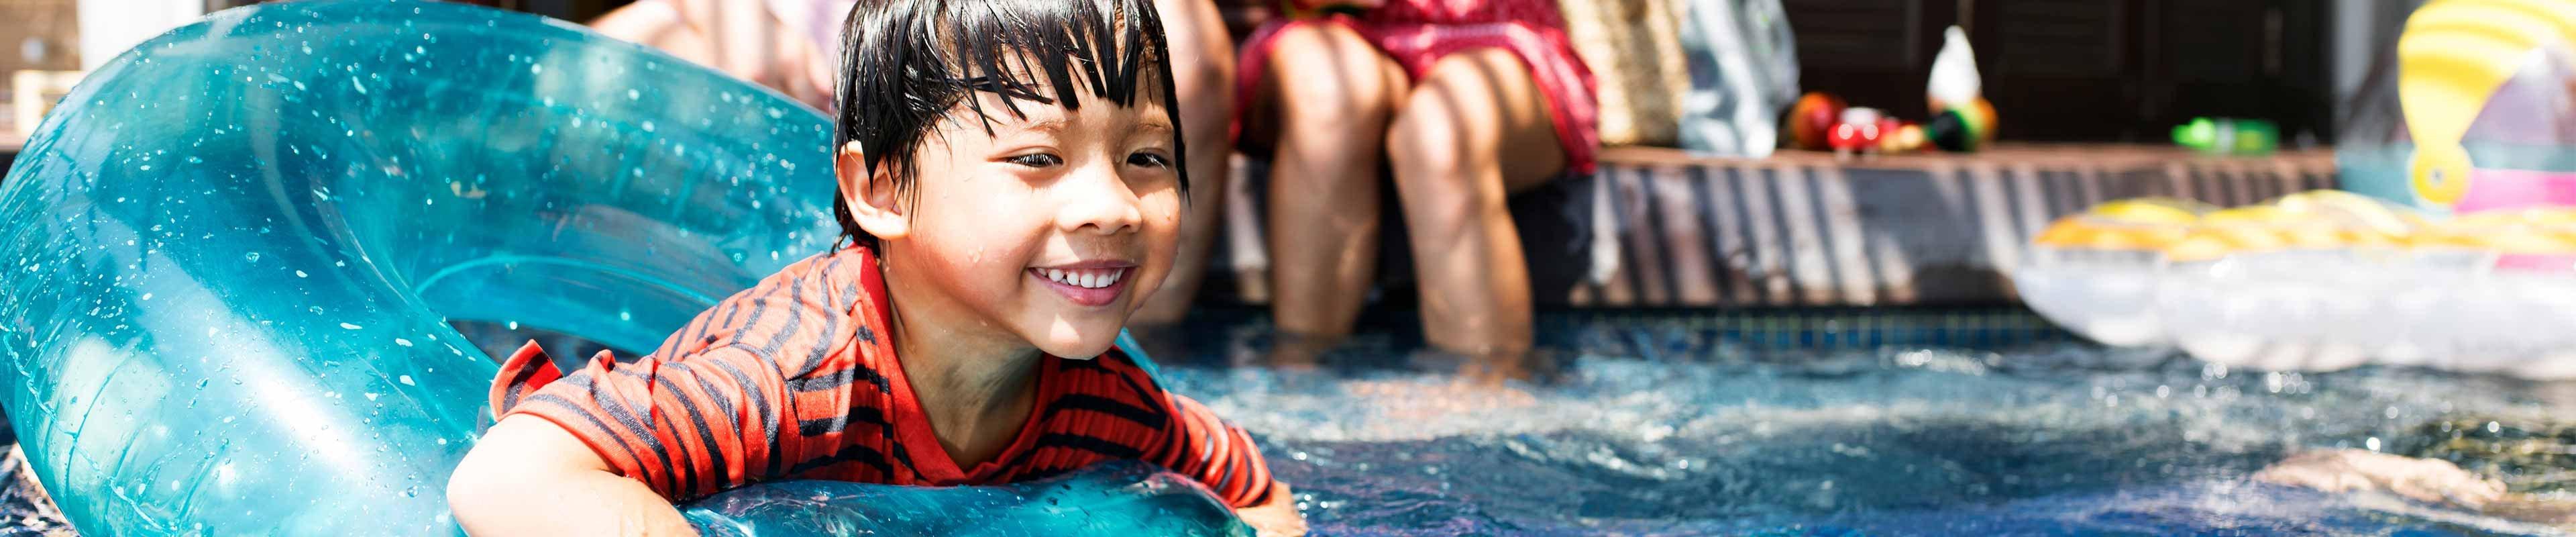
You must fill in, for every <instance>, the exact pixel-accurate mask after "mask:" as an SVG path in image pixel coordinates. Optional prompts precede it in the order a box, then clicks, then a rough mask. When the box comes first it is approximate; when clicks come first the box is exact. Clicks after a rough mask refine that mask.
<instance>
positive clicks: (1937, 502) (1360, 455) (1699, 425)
mask: <svg viewBox="0 0 2576 537" xmlns="http://www.w3.org/2000/svg"><path fill="white" fill-rule="evenodd" d="M1556 317H1557V318H1554V319H1543V322H1542V324H1543V325H1545V326H1543V329H1542V331H1543V332H1546V333H1545V334H1543V335H1542V339H1543V340H1554V341H1553V343H1551V344H1548V345H1547V346H1548V347H1550V349H1549V350H1550V351H1552V352H1555V353H1560V354H1562V355H1564V358H1563V359H1561V360H1558V363H1557V364H1554V366H1552V367H1546V368H1539V371H1540V375H1539V376H1540V377H1542V379H1541V380H1540V381H1537V382H1519V381H1514V382H1506V383H1502V384H1500V385H1492V384H1490V383H1480V382H1475V381H1472V380H1467V379H1468V378H1469V377H1472V376H1474V375H1468V376H1461V375H1459V374H1458V373H1457V368H1456V364H1455V363H1454V362H1451V361H1448V360H1445V359H1442V358H1439V357H1435V356H1425V355H1424V353H1420V352H1418V351H1417V350H1415V349H1416V348H1418V345H1419V344H1418V342H1416V341H1405V340H1404V339H1403V338H1400V337H1395V336H1392V335H1388V334H1379V335H1376V336H1364V337H1363V338H1362V339H1361V341H1360V342H1359V343H1357V344H1355V345H1353V346H1351V347H1350V348H1347V349H1345V352H1340V353H1337V355H1335V356H1328V357H1326V358H1325V359H1322V360H1319V361H1317V362H1316V363H1313V364H1296V365H1292V366H1290V367H1286V368H1254V367H1220V366H1218V364H1250V363H1259V362H1262V361H1264V360H1265V358H1263V355H1264V354H1265V353H1264V352H1263V349H1262V347H1263V342H1262V339H1263V337H1262V336H1261V335H1260V334H1261V332H1262V331H1263V330H1264V328H1265V327H1263V326H1262V325H1261V324H1260V323H1259V322H1258V321H1257V320H1251V321H1243V320H1237V321H1233V322H1232V326H1210V327H1205V328H1200V329H1193V330H1189V332H1192V333H1201V334H1208V333H1219V334H1226V336H1225V337H1213V338H1201V339H1207V340H1210V341H1208V342H1207V343H1205V344H1199V345H1192V346H1191V348H1187V349H1186V350H1185V351H1174V350H1165V351H1163V352H1162V354H1159V355H1158V357H1159V359H1160V360H1162V362H1163V365H1164V374H1165V376H1166V377H1167V378H1166V382H1168V383H1170V384H1171V385H1172V387H1173V389H1175V390H1178V391H1180V392H1182V393H1186V394H1189V395H1192V396H1194V397H1197V398H1199V399H1200V400H1201V401H1204V402H1206V403H1207V404H1209V405H1210V406H1211V407H1212V408H1214V409H1216V410H1217V411H1218V412H1219V413H1220V414H1222V415H1225V416H1227V417H1228V418H1229V419H1232V420H1234V421H1235V422H1236V423H1237V424H1239V425H1242V426H1244V427H1246V428H1249V429H1250V430H1252V431H1254V432H1255V434H1256V436H1258V437H1259V438H1260V439H1261V441H1262V442H1263V444H1264V445H1263V447H1264V452H1265V453H1267V454H1268V455H1269V456H1270V457H1271V462H1272V465H1273V466H1274V468H1275V469H1276V472H1277V474H1278V475H1279V476H1281V478H1282V479H1283V480H1286V481H1288V482H1290V483H1291V484H1292V485H1293V486H1294V488H1295V489H1296V490H1297V494H1298V499H1299V503H1300V504H1301V506H1302V507H1303V509H1304V511H1305V512H1306V514H1307V517H1308V519H1309V521H1310V522H1311V523H1312V524H1313V525H1314V528H1315V529H1316V530H1317V533H1319V534H1328V535H1457V534H1531V535H1552V534H1558V535H1561V534H1601V533H1618V534H1633V535H1700V534H1712V533H1727V534H1735V533H1775V534H1873V535H1883V534H1959V535H1990V534H2155V535H2173V534H2235V533H2249V534H2329V535H2393V534H2433V535H2443V534H2523V533H2549V532H2552V531H2553V530H2550V529H2549V528H2545V527H2538V526H2532V525H2527V524H2521V523H2516V522H2511V521H2506V520H2499V519H2493V518H2486V517H2481V516H2477V515H2474V514H2470V513H2465V512H2458V511H2449V510H2444V509H2439V508H2434V507H2431V506H2422V505H2415V504H2409V503H2407V502H2403V501H2399V500H2396V499H2394V498H2393V497H2372V496H2359V497H2353V496H2338V495H2329V494H2322V493H2316V492H2310V491H2306V490H2301V489H2293V488H2287V487H2280V486H2274V485H2266V484H2258V483H2254V482H2252V481H2250V480H2249V479H2248V478H2247V477H2246V476H2248V475H2249V474H2251V473H2252V472H2254V471H2256V470H2258V469H2260V468H2262V467H2264V466H2265V465H2267V464H2269V463H2271V462H2274V461H2277V460H2279V459H2280V458H2281V457H2283V456H2284V455H2285V454H2286V453H2289V452H2291V451H2293V450H2297V449H2301V448H2308V447H2364V448H2366V447H2369V446H2374V445H2375V446H2379V448H2380V449H2385V450H2398V449H2413V450H2418V451H2426V450H2429V448H2428V447H2427V446H2430V445H2432V444H2436V443H2440V442H2442V441H2446V440H2450V439H2453V438H2459V437H2461V436H2463V435H2472V434H2475V433H2476V431H2475V430H2474V429H2469V430H2466V431H2463V430H2462V429H2461V428H2458V427H2454V428H2452V429H2451V430H2450V431H2449V432H2444V430H2443V429H2441V428H2439V427H2438V426H2436V425H2435V424H2437V423H2446V422H2447V421H2462V420H2473V421H2486V420H2498V421H2501V422H2502V424H2500V425H2499V426H2498V430H2503V429H2505V427H2502V425H2515V429H2516V430H2523V429H2525V428H2538V427H2545V426H2544V425H2535V424H2545V423H2547V421H2546V420H2545V416H2547V415H2549V414H2551V413H2553V412H2556V411H2557V410H2558V409H2562V408H2567V407H2570V406H2576V386H2569V385H2547V384H2532V383H2524V382H2517V381H2511V380H2507V379H2498V378H2487V377H2466V376H2457V375H2448V374H2442V373H2436V372H2430V371H2423V370H2407V369H2361V370H2354V371H2347V372H2340V373H2332V374H2307V375H2302V374H2273V373H2263V372H2254V371H2241V370H2228V369H2226V368H2223V367H2216V366H2211V365H2205V364H2202V363H2199V362H2196V361H2193V360H2191V359H2189V358H2187V357H2184V356H2182V355H2180V354H2178V353H2171V352H2149V351H2122V350H2113V349H2104V348H2100V347H2094V346H2089V345H2084V344H2079V343H2072V342H2064V340H2063V339H2062V338H2035V339H2042V340H2045V339H2058V341H2059V342H2053V343H2051V342H2038V343H2025V344H2017V345H2012V346H2011V347H2009V348H2003V349H1996V350H1968V349H1964V348H1946V349H1945V348H1932V347H1921V346H1881V347H1877V348H1869V349H1845V350H1836V351H1831V352H1806V351H1796V350H1781V349H1765V348H1759V346H1747V345H1743V344H1742V343H1743V342H1741V341H1736V340H1731V338H1728V337H1724V336H1723V335H1722V334H1719V333H1718V332H1717V331H1716V330H1713V329H1712V328H1710V327H1707V326H1704V325H1703V323H1696V322H1692V319H1691V316H1688V315H1683V316H1678V317H1673V318H1664V319H1655V318H1651V317H1648V318H1633V317H1632V318H1625V319H1611V320H1587V319H1585V318H1584V317H1583V316H1581V315H1579V314H1562V315H1557V316H1556ZM1385 321H1387V322H1382V323H1379V324H1380V325H1381V326H1383V325H1384V324H1389V323H1392V324H1399V325H1400V324H1402V323H1403V321H1402V320H1401V319H1397V318H1389V319H1386V320H1385ZM1209 322H1211V323H1225V322H1227V321H1209ZM1409 330H1411V328H1410V327H1402V326H1398V327H1394V328H1392V329H1391V330H1390V332H1392V333H1395V334H1401V333H1408V331H1409ZM1649 355H1651V356H1653V358H1646V357H1644V356H1649ZM2467 440H2469V441H2476V440H2478V439H2477V438H2468V439H2467ZM2461 462H2462V463H2463V466H2467V467H2471V468H2485V469H2494V468H2490V467H2496V466H2509V465H2497V464H2488V463H2492V462H2496V461H2480V460H2465V461H2461ZM2549 472H2550V470H2549V469H2548V468H2546V467H2519V468H2504V469H2500V470H2498V473H2497V474H2495V476H2496V477H2503V478H2507V480H2508V481H2509V482H2515V483H2517V484H2520V483H2523V482H2528V481H2532V479H2530V478H2534V477H2540V476H2541V474H2545V473H2549ZM2553 475H2554V474H2553Z"/></svg>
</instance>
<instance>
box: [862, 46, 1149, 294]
mask: <svg viewBox="0 0 2576 537" xmlns="http://www.w3.org/2000/svg"><path fill="white" fill-rule="evenodd" d="M1166 50H1167V49H1166V48H1165V45H1164V40H1163V22H1162V18H1161V17H1160V16H1159V15H1158V14H1157V13H1155V11H1154V3H1153V1H1152V0H861V1H860V2H859V3H858V6H857V7H855V8H854V9H851V10H850V18H849V20H847V21H846V22H844V23H843V24H842V28H841V79H840V84H838V85H837V86H835V89H834V94H833V99H834V100H835V102H836V103H837V104H839V105H840V109H841V112H840V117H839V119H838V121H837V122H836V123H835V125H834V128H833V136H832V151H833V153H834V154H835V155H837V154H839V152H840V151H841V148H843V147H847V146H848V145H849V143H850V142H853V141H855V142H858V143H859V147H860V149H861V150H862V152H863V154H864V155H865V157H864V159H863V160H865V162H866V166H867V168H866V171H867V172H869V173H874V172H875V171H876V170H878V169H879V168H878V167H879V166H887V167H890V168H887V169H889V170H890V171H891V172H892V173H890V174H889V177H891V178H892V180H893V181H894V182H895V184H894V186H895V188H896V190H897V191H898V192H906V193H909V192H912V182H913V181H914V180H916V178H915V177H914V174H913V169H914V168H913V164H914V162H913V156H914V152H915V151H916V150H918V149H919V148H920V146H921V142H922V139H923V137H925V136H927V135H928V134H930V133H931V132H933V131H934V130H935V129H937V128H938V123H939V122H940V121H943V120H946V119H947V117H948V114H949V112H950V111H951V110H955V109H956V107H957V106H958V105H959V104H961V103H963V104H965V105H966V106H967V107H968V108H969V109H970V110H973V111H974V113H975V115H976V119H979V120H981V121H982V122H983V124H984V128H985V129H986V130H987V131H988V132H989V131H990V130H991V129H992V123H991V122H992V120H993V119H994V116H993V115H992V112H993V111H992V110H986V109H985V107H984V106H983V103H982V101H981V100H980V99H973V98H970V97H972V96H973V95H974V92H979V91H980V92H989V93H993V94H995V95H998V96H1000V97H1001V102H1002V103H1003V108H1005V109H1006V111H1007V112H1008V113H1009V114H1011V117H1015V118H1017V117H1025V115H1024V114H1023V112H1022V111H1021V108H1020V107H1021V106H1024V105H1027V106H1039V105H1052V106H1062V107H1064V109H1066V110H1074V109H1078V108H1080V107H1081V106H1082V105H1083V104H1084V103H1082V102H1080V99H1079V98H1078V97H1077V96H1076V95H1077V94H1076V91H1077V89H1076V88H1078V87H1088V88H1089V89H1090V90H1091V92H1092V94H1093V95H1095V96H1098V97H1100V98H1102V99H1107V100H1109V101H1110V102H1112V103H1115V104H1117V105H1119V106H1132V105H1133V104H1134V103H1135V101H1136V100H1137V99H1138V98H1140V97H1143V98H1155V97H1159V98H1161V99H1163V102H1164V110H1165V111H1166V113H1168V114H1170V116H1171V117H1170V118H1168V120H1169V121H1170V122H1171V125H1172V131H1171V136H1172V154H1171V160H1172V171H1173V172H1174V173H1177V174H1180V177H1181V178H1182V179H1181V183H1180V184H1181V188H1182V190H1183V192H1187V190H1188V188H1189V180H1188V179H1187V178H1188V177H1189V166H1188V163H1187V162H1186V161H1185V160H1184V159H1183V158H1182V155H1185V154H1187V153H1188V152H1187V151H1185V150H1184V148H1183V147H1181V131H1180V128H1181V118H1180V106H1179V105H1177V104H1175V103H1172V102H1171V101H1170V100H1171V98H1172V97H1171V96H1172V94H1173V93H1172V75H1171V72H1172V66H1171V61H1170V59H1169V55H1168V54H1166V53H1165V51H1166ZM1075 84H1082V85H1083V86H1075ZM1146 92H1153V93H1152V95H1151V96H1150V97H1147V96H1144V94H1145V93H1146ZM1023 101H1026V102H1025V103H1024V102H1023ZM839 194H840V195H835V196H833V197H832V198H833V202H832V212H833V216H834V217H835V218H838V219H839V220H840V224H841V234H842V236H843V237H844V238H847V239H849V240H850V241H852V242H855V243H857V244H860V245H865V246H869V247H875V246H877V238H876V237H875V236H873V235H869V234H868V232H867V231H866V230H863V229H859V226H858V222H857V221H856V220H855V219H853V218H851V216H850V205H849V198H848V197H847V193H839Z"/></svg>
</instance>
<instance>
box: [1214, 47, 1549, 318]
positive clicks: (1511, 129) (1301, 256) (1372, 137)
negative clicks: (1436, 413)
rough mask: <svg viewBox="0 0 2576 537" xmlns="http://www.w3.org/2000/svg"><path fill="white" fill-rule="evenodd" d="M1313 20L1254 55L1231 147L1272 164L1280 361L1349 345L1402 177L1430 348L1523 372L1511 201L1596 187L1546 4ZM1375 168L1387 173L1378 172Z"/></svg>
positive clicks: (1524, 306) (1522, 289)
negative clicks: (1344, 341) (1387, 195)
mask: <svg viewBox="0 0 2576 537" xmlns="http://www.w3.org/2000/svg"><path fill="white" fill-rule="evenodd" d="M1290 4H1292V5H1293V6H1294V7H1297V8H1299V10H1300V11H1319V10H1320V11H1323V12H1325V13H1326V14H1324V15H1322V16H1320V17H1292V18H1291V19H1292V20H1283V21H1273V22H1270V23H1268V24H1266V25H1265V26H1263V27H1262V28H1261V29H1259V30H1256V31H1255V32H1254V33H1253V34H1252V36H1251V37H1250V38H1248V39H1247V40H1246V41H1245V46H1244V50H1243V52H1242V54H1243V56H1242V60H1241V61H1240V62H1238V65H1240V66H1241V67H1242V69H1241V71H1240V75H1239V78H1238V95H1241V96H1244V97H1246V98H1244V99H1242V100H1240V101H1239V102H1243V103H1245V106H1243V107H1241V109H1242V110H1243V111H1244V113H1242V114H1241V115H1239V116H1237V122H1236V125H1237V128H1238V130H1239V133H1240V135H1239V136H1238V143H1239V144H1240V145H1241V146H1242V147H1243V149H1244V150H1245V152H1247V153H1249V154H1252V155H1268V156H1269V160H1270V163H1271V168H1270V180H1269V181H1270V184H1269V201H1268V203H1269V214H1268V219H1269V221H1268V222H1267V225H1266V226H1264V228H1265V229H1267V230H1268V233H1269V241H1268V242H1269V247H1270V258H1271V260H1272V266H1271V274H1270V279H1271V282H1272V284H1271V296H1272V297H1273V298H1272V301H1273V302H1272V309H1273V312H1274V317H1275V318H1276V319H1277V322H1278V326H1279V328H1280V329H1281V330H1282V331H1285V332H1288V333H1290V334H1291V335H1295V336H1305V337H1291V338H1286V339H1284V340H1283V341H1282V349H1281V350H1283V351H1287V352H1291V353H1304V352H1312V351H1313V350H1315V349H1317V348H1319V347H1321V346H1323V345H1326V344H1329V343H1331V342H1333V341H1334V340H1338V339H1340V338H1341V337H1343V336H1345V335H1347V334H1349V333H1350V331H1351V329H1352V324H1353V323H1355V322H1356V321H1357V319H1358V316H1359V312H1360V308H1361V307H1362V306H1363V302H1364V300H1365V299H1366V295H1367V292H1368V288H1369V286H1370V284H1371V280H1372V278H1373V276H1374V275H1375V270H1376V267H1375V265H1376V262H1377V260H1376V254H1377V240H1378V222H1379V211H1380V210H1381V209H1380V200H1379V188H1380V184H1379V183H1378V182H1377V178H1378V177H1379V170H1380V165H1381V164H1385V165H1387V166H1388V167H1390V168H1392V169H1393V171H1394V176H1395V184H1396V194H1397V197H1398V198H1399V201H1400V202H1401V203H1402V204H1403V205H1402V208H1403V211H1402V212H1403V215H1404V218H1405V226H1406V228H1408V231H1409V233H1410V235H1411V237H1410V241H1411V245H1412V251H1413V262H1414V264H1415V266H1416V269H1417V276H1418V278H1417V280H1418V282H1419V284H1420V286H1421V308H1422V323H1423V330H1424V332H1425V335H1426V336H1427V338H1428V339H1429V340H1430V342H1431V343H1432V345H1434V346H1436V347H1439V348H1440V349H1442V350H1445V351H1448V352H1452V353H1459V354H1466V355H1470V356H1480V357H1490V358H1499V359H1504V360H1512V359H1517V358H1519V357H1520V356H1521V355H1523V354H1525V353H1527V352H1528V351H1529V349H1530V346H1531V338H1532V335H1531V329H1532V326H1531V324H1532V321H1531V311H1530V308H1531V305H1530V294H1531V291H1530V280H1529V270H1528V265H1527V262H1528V261H1527V260H1526V259H1525V258H1524V255H1523V254H1522V252H1521V245H1520V239H1519V232H1518V230H1517V229H1516V228H1515V226H1514V225H1513V223H1512V219H1511V215H1510V213H1509V212H1508V211H1507V210H1506V208H1505V205H1504V198H1505V197H1506V196H1508V195H1510V194H1512V193H1514V192H1519V191H1522V190H1526V189H1529V188H1532V187H1536V186H1539V185H1542V184H1546V183H1547V182H1549V181H1552V180H1555V179H1556V178H1559V177H1563V176H1565V175H1567V174H1577V173H1589V172H1591V171H1592V167H1593V156H1594V154H1595V153H1597V152H1598V151H1599V146H1600V136H1599V134H1598V133H1597V131H1596V130H1595V126H1594V119H1593V117H1594V111H1595V109H1596V107H1597V105H1596V104H1595V102H1594V101H1593V97H1592V91H1593V82H1592V74H1591V71H1590V70H1589V68H1587V67H1585V66H1584V64H1583V61H1582V60H1581V59H1580V58H1579V57H1577V56H1576V55H1575V52H1574V49H1573V47H1572V46H1571V45H1570V44H1569V43H1568V41H1567V38H1566V34H1565V31H1564V26H1565V25H1564V21H1563V20H1562V16H1561V15H1560V14H1559V13H1558V12H1557V7H1556V4H1555V2H1552V1H1549V0H1482V1H1475V2H1458V1H1436V0H1290ZM1381 161H1383V162H1381Z"/></svg>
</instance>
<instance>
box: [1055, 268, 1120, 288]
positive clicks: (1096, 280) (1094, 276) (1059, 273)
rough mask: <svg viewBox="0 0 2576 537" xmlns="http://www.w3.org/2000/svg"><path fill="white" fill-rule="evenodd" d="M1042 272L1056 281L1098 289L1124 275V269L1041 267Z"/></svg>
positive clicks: (1113, 282)
mask: <svg viewBox="0 0 2576 537" xmlns="http://www.w3.org/2000/svg"><path fill="white" fill-rule="evenodd" d="M1042 273H1043V274H1045V275H1046V277H1047V279H1049V280H1055V282H1056V283H1061V284H1065V285H1071V286H1074V287H1081V288H1086V289H1099V288H1102V287H1108V286H1110V285H1112V284H1116V283H1118V278H1119V276H1123V275H1125V274H1126V271H1124V270H1118V269H1077V270H1063V269H1043V271H1042Z"/></svg>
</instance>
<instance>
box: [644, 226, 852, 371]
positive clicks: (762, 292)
mask: <svg viewBox="0 0 2576 537" xmlns="http://www.w3.org/2000/svg"><path fill="white" fill-rule="evenodd" d="M875 259H876V258H875V256H874V255H873V254H871V253H869V252H868V250H867V249H865V248H843V249H838V250H834V251H831V252H826V253H821V254H816V255H814V256H812V257H808V258H805V259H803V260H800V261H797V262H795V263H790V264H788V265H787V266H785V267H782V268H780V269H779V270H778V271H777V272H774V273H771V274H770V275H768V276H766V277H763V278H761V279H760V281H759V282H758V283H755V284H753V285H752V286H751V287H750V288H748V289H744V290H742V291H741V292H737V293H734V294H733V296H730V297H726V298H725V299H724V300H721V301H718V302H716V304H715V306H714V307H711V308H708V309H707V310H706V311H705V312H702V313H699V314H698V317H697V318H696V319H693V320H691V321H690V322H689V324H688V325H687V326H684V327H682V328H681V329H680V330H679V331H677V332H673V333H672V334H671V337H670V338H669V339H667V340H664V341H663V343H662V347H661V348H660V349H658V350H656V351H655V352H654V353H653V354H654V355H656V357H661V358H677V357H684V356H689V355H694V354H698V353H701V352H706V351H707V350H710V349H717V348H728V347H732V348H740V349H743V350H748V351H751V352H752V353H753V354H756V355H761V356H764V357H782V358H783V357H788V356H796V357H804V356H807V355H812V356H816V357H819V356H820V355H823V354H826V353H829V352H831V351H833V350H837V347H838V346H839V344H842V343H847V342H850V341H851V340H853V339H856V340H860V341H862V342H868V343H873V342H874V341H875V340H876V339H877V338H876V335H877V334H876V332H877V331H878V330H879V327H877V326H875V325H876V324H878V322H879V320H878V319H877V317H876V315H874V313H875V309H876V308H877V304H878V303H879V302H878V301H880V300H882V297H880V296H878V295H879V294H881V293H882V292H883V291H882V288H879V287H878V286H877V285H875V283H876V282H875V277H876V261H875Z"/></svg>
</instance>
